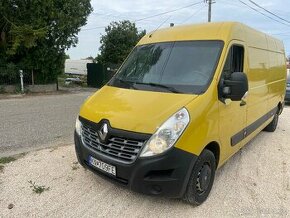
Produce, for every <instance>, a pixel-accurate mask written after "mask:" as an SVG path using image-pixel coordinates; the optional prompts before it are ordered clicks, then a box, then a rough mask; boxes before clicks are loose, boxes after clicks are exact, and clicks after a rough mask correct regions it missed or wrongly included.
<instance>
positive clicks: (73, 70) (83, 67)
mask: <svg viewBox="0 0 290 218" xmlns="http://www.w3.org/2000/svg"><path fill="white" fill-rule="evenodd" d="M87 63H93V61H92V60H71V59H67V60H65V69H64V72H65V73H66V74H76V75H87Z"/></svg>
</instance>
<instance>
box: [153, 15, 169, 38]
mask: <svg viewBox="0 0 290 218" xmlns="http://www.w3.org/2000/svg"><path fill="white" fill-rule="evenodd" d="M170 17H171V16H169V17H168V18H167V19H166V20H164V21H163V22H162V23H161V24H160V25H159V26H158V27H157V28H156V29H155V30H154V31H153V32H152V33H151V34H150V35H149V38H151V37H152V35H153V33H155V32H156V31H157V30H158V29H159V28H160V27H161V26H162V25H163V24H164V23H165V22H166V21H168V20H169V18H170ZM170 25H171V24H170Z"/></svg>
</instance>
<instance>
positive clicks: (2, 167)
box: [0, 165, 4, 173]
mask: <svg viewBox="0 0 290 218" xmlns="http://www.w3.org/2000/svg"><path fill="white" fill-rule="evenodd" d="M3 171H4V165H0V173H3Z"/></svg>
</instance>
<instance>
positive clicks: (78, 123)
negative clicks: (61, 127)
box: [76, 117, 82, 135]
mask: <svg viewBox="0 0 290 218" xmlns="http://www.w3.org/2000/svg"><path fill="white" fill-rule="evenodd" d="M81 128H82V123H81V122H80V120H79V117H77V119H76V132H77V134H78V135H81Z"/></svg>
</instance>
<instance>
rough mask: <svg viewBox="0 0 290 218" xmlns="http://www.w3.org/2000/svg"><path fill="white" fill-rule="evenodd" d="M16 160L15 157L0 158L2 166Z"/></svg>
mask: <svg viewBox="0 0 290 218" xmlns="http://www.w3.org/2000/svg"><path fill="white" fill-rule="evenodd" d="M15 160H16V158H15V157H2V158H0V164H7V163H10V162H12V161H15Z"/></svg>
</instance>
